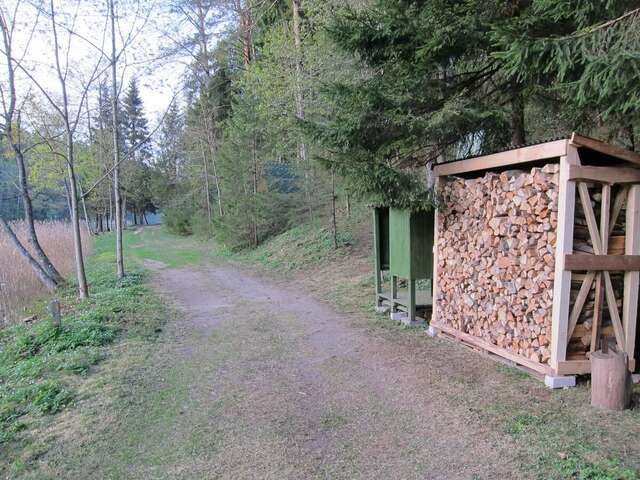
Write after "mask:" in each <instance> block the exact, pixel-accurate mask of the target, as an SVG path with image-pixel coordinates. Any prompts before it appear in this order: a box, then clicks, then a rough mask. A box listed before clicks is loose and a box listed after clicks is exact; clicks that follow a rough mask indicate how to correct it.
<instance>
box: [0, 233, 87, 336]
mask: <svg viewBox="0 0 640 480" xmlns="http://www.w3.org/2000/svg"><path fill="white" fill-rule="evenodd" d="M13 226H14V228H15V230H16V233H17V235H18V237H19V238H20V239H21V240H25V238H26V236H25V225H24V223H22V222H17V223H15V224H14V225H13ZM36 232H37V233H38V238H39V239H40V243H41V245H42V248H43V249H44V251H45V252H46V253H47V255H49V258H50V259H51V261H52V262H53V264H54V265H55V266H56V268H58V270H59V271H60V273H62V275H64V276H69V275H71V274H72V273H73V272H74V265H75V260H74V254H73V230H72V227H71V224H70V223H68V222H61V221H47V222H38V223H37V224H36ZM82 237H83V238H82V244H83V249H84V252H85V255H86V254H87V253H89V250H90V248H91V239H90V238H89V235H88V234H87V233H86V230H85V229H82ZM24 244H25V245H27V243H26V241H25V242H24ZM46 293H47V290H46V289H45V288H44V287H43V286H42V284H41V283H40V281H39V280H38V277H36V275H35V274H34V273H33V271H32V270H31V267H30V266H29V264H28V263H27V262H26V261H25V260H24V259H23V258H22V257H21V256H20V254H19V253H18V252H17V251H16V249H15V248H14V247H13V244H12V243H11V241H10V240H9V239H8V238H7V236H6V235H5V234H4V233H2V232H0V328H2V327H5V326H7V325H10V324H13V323H15V322H17V321H19V320H21V319H22V318H24V317H25V316H26V314H25V310H26V308H27V307H28V306H29V305H30V304H31V303H32V302H33V301H34V300H35V299H37V298H39V297H42V296H43V295H45V294H46Z"/></svg>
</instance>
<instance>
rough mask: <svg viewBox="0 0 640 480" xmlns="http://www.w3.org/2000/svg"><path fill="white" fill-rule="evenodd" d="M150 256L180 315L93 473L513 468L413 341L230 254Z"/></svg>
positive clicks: (458, 473)
mask: <svg viewBox="0 0 640 480" xmlns="http://www.w3.org/2000/svg"><path fill="white" fill-rule="evenodd" d="M153 266H154V267H155V283H156V285H157V288H158V289H160V291H162V292H163V293H164V295H166V296H167V297H169V298H171V299H172V300H173V301H174V303H175V305H176V306H177V308H178V311H179V315H178V316H177V319H176V320H175V321H173V322H171V323H170V324H169V325H167V327H166V330H165V332H163V334H162V336H163V341H162V342H161V347H160V349H159V350H158V351H157V352H156V353H154V354H153V356H152V358H150V359H149V360H148V362H147V363H148V365H149V366H148V367H147V368H146V369H145V370H144V371H143V372H140V373H139V375H138V376H137V377H136V378H137V382H133V383H134V384H135V385H134V386H133V387H132V388H133V391H132V392H131V396H132V397H134V398H136V399H137V401H136V402H135V404H134V405H132V406H131V407H130V408H128V409H126V410H124V411H125V412H126V413H124V418H122V419H120V424H121V428H122V431H121V432H120V433H119V434H118V435H117V438H116V439H114V438H113V437H112V438H110V439H109V440H108V442H109V444H108V445H103V446H101V447H96V446H95V445H94V448H96V449H97V450H103V451H105V453H104V455H103V456H102V457H101V456H99V455H98V456H96V458H97V460H96V465H95V466H94V468H95V470H94V472H95V475H96V476H95V477H94V478H129V479H135V478H140V479H143V478H144V479H150V478H154V479H155V478H171V479H177V478H185V479H187V478H188V479H203V478H229V479H231V478H233V479H244V478H246V479H256V478H260V479H270V478H274V479H275V478H278V479H281V478H292V479H293V478H295V479H299V478H305V479H306V478H332V479H334V478H367V479H369V478H389V479H409V478H423V479H445V478H446V479H457V478H460V479H472V478H514V477H513V472H514V468H515V469H517V468H518V463H517V462H518V461H517V459H516V458H515V454H513V453H511V452H515V451H517V448H516V447H515V446H514V445H511V444H509V443H510V440H509V437H505V436H503V437H499V436H496V435H494V434H492V433H491V431H490V430H489V429H488V428H483V427H482V422H481V421H479V419H478V418H475V417H474V413H473V408H470V406H469V404H468V403H466V402H465V401H463V400H462V399H461V400H456V397H457V392H458V393H460V394H462V392H463V391H464V389H465V385H464V382H458V383H456V384H455V385H454V386H453V390H452V386H451V385H450V382H449V381H444V382H443V381H442V380H445V379H443V378H441V377H440V376H439V375H438V374H434V373H433V371H432V370H431V369H429V368H428V367H427V366H428V362H427V363H425V360H424V359H418V358H416V357H415V352H412V351H411V349H409V350H408V351H399V350H398V349H397V348H394V346H393V345H390V344H389V343H388V342H385V341H384V340H383V339H382V338H380V337H378V336H376V335H371V334H369V333H368V332H367V331H366V330H363V329H362V328H357V327H354V326H352V325H351V324H350V319H349V318H346V317H343V316H341V315H339V314H337V313H336V312H335V311H333V310H332V309H331V308H329V307H327V306H325V305H323V304H321V303H319V302H318V301H316V300H314V299H313V298H312V297H311V296H309V295H308V294H305V293H303V292H302V291H300V290H298V289H296V288H295V287H293V286H286V285H278V284H274V283H273V282H272V281H269V280H265V279H261V278H259V277H258V276H256V275H254V274H251V273H247V272H245V271H242V270H240V269H238V268H235V267H231V266H228V265H218V266H210V267H206V268H181V269H161V268H158V267H159V266H160V265H159V264H158V263H155V265H153ZM434 361H436V362H437V361H438V360H437V359H434ZM435 371H440V372H442V370H441V369H440V370H438V369H436V370H435ZM454 383H455V382H454ZM442 385H446V389H447V390H446V392H445V391H443V386H442ZM470 421H471V422H472V423H474V425H473V428H470V425H469V422H470ZM505 442H506V443H505ZM85 467H86V465H85ZM526 477H527V474H526V473H520V474H518V478H526Z"/></svg>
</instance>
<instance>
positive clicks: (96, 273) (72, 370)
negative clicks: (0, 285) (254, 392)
mask: <svg viewBox="0 0 640 480" xmlns="http://www.w3.org/2000/svg"><path fill="white" fill-rule="evenodd" d="M111 243H112V239H111V238H110V236H104V237H101V238H99V239H98V240H97V241H96V246H95V247H96V254H95V255H94V256H93V257H92V258H91V260H90V267H89V272H88V274H89V281H90V283H91V287H92V296H91V298H89V299H88V300H85V301H82V302H78V301H77V299H76V297H75V289H74V287H73V285H70V286H69V288H68V289H66V290H64V291H63V292H61V294H60V303H61V305H62V311H63V317H62V321H61V325H60V326H55V325H53V323H52V322H51V319H50V318H49V317H48V315H47V314H45V313H41V314H40V315H39V320H37V321H35V322H33V323H29V324H26V323H25V324H19V325H14V326H12V327H10V328H6V329H4V330H0V457H2V458H8V459H11V458H12V457H14V456H16V455H17V454H18V453H19V451H20V450H21V449H23V448H25V447H26V446H27V445H28V444H29V443H30V440H31V439H30V429H31V427H34V426H36V425H38V424H39V423H41V422H42V421H45V420H46V417H47V416H50V415H53V414H56V413H58V412H60V411H62V410H64V409H66V408H70V407H72V406H73V404H74V398H75V396H76V390H77V388H78V386H79V385H80V383H81V382H82V379H83V377H84V376H87V375H89V374H90V373H91V369H92V367H94V366H95V365H96V364H98V363H99V362H100V361H101V360H103V359H105V358H107V357H108V356H110V355H111V354H112V352H113V349H112V348H111V345H112V344H114V343H115V342H117V341H118V340H119V339H123V338H130V337H142V338H145V339H153V338H154V337H155V335H156V333H157V332H158V331H159V330H160V324H161V322H162V321H163V318H164V316H163V313H164V312H163V307H162V303H161V302H160V301H159V299H158V298H157V296H156V295H155V294H154V293H153V292H152V291H151V290H150V289H149V288H148V287H147V286H146V285H145V274H144V272H143V270H142V269H141V268H140V266H136V265H133V266H130V269H129V272H128V275H127V277H126V278H125V279H123V280H117V279H116V275H115V272H114V267H113V265H114V262H113V254H112V253H111V251H112V248H111ZM34 308H35V309H36V310H38V311H40V312H44V311H46V309H45V308H44V306H43V305H39V306H38V305H36V306H35V307H34ZM2 469H3V467H2V466H0V473H1V472H2Z"/></svg>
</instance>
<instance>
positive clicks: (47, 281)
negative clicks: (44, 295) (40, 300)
mask: <svg viewBox="0 0 640 480" xmlns="http://www.w3.org/2000/svg"><path fill="white" fill-rule="evenodd" d="M0 226H1V227H2V229H3V230H4V232H5V233H6V234H7V236H8V237H9V240H11V243H13V245H14V247H15V248H16V250H18V252H19V253H20V255H21V256H22V258H24V259H25V260H26V261H27V262H28V263H29V266H31V268H32V269H33V271H34V273H35V274H36V276H37V277H38V279H39V280H40V282H41V283H42V284H43V285H44V286H45V288H46V289H47V290H49V291H52V292H53V291H54V290H55V289H56V288H57V286H58V285H57V284H56V282H54V281H53V279H52V278H51V277H50V276H49V274H48V273H47V272H46V271H45V270H44V268H43V267H42V266H41V265H40V264H39V263H38V262H37V261H36V259H35V258H33V256H32V255H31V254H30V253H29V251H28V250H27V249H26V248H25V247H24V245H22V242H21V241H20V239H19V238H18V237H17V236H16V234H15V232H14V231H13V229H12V228H11V226H10V225H9V224H8V223H7V221H6V220H5V219H4V218H2V217H0Z"/></svg>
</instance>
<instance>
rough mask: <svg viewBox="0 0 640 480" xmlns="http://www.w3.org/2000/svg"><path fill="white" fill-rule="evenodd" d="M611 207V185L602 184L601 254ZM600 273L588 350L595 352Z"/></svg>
mask: <svg viewBox="0 0 640 480" xmlns="http://www.w3.org/2000/svg"><path fill="white" fill-rule="evenodd" d="M610 207H611V185H602V196H601V199H600V241H601V243H602V245H601V248H602V254H603V255H606V254H607V253H608V251H609V208H610ZM602 280H603V278H602V274H598V278H597V279H596V291H595V295H596V298H595V302H594V305H593V327H592V331H591V344H590V346H589V350H590V351H592V352H595V350H596V347H597V346H598V335H599V329H600V323H601V321H602V303H603V301H604V291H603V289H602Z"/></svg>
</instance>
